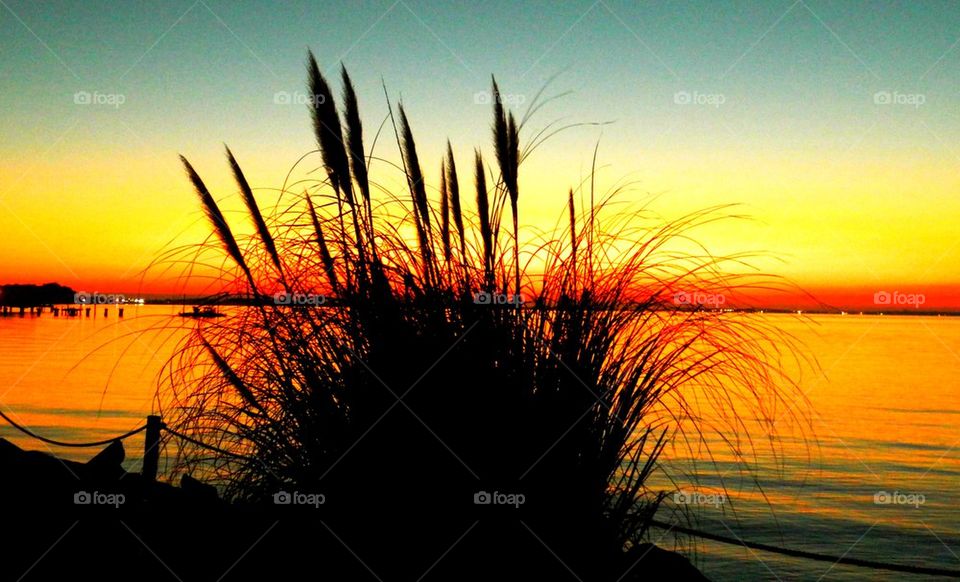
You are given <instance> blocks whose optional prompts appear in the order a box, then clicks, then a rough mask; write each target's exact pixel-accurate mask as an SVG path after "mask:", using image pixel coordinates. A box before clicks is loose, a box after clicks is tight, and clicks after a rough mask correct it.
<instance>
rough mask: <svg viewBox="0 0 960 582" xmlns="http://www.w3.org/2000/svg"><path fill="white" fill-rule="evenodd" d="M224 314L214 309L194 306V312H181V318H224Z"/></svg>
mask: <svg viewBox="0 0 960 582" xmlns="http://www.w3.org/2000/svg"><path fill="white" fill-rule="evenodd" d="M223 316H224V314H223V313H221V312H219V311H217V310H216V308H214V307H209V306H208V307H198V306H194V307H193V311H181V312H180V317H223Z"/></svg>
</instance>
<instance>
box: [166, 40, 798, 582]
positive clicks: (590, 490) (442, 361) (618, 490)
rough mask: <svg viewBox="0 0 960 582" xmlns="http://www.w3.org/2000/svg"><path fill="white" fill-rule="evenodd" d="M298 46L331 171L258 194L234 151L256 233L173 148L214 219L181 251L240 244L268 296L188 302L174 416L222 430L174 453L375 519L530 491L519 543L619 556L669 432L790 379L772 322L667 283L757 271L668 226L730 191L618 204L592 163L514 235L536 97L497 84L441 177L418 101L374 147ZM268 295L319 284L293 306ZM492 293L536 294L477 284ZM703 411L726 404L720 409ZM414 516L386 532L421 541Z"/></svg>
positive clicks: (652, 507)
mask: <svg viewBox="0 0 960 582" xmlns="http://www.w3.org/2000/svg"><path fill="white" fill-rule="evenodd" d="M308 69H309V89H310V91H311V93H312V94H313V95H315V96H316V97H317V98H316V99H315V103H314V107H313V108H312V111H311V112H312V116H313V125H314V129H315V132H316V136H317V142H318V144H319V155H320V159H321V160H322V170H323V173H324V174H325V178H324V179H322V180H317V179H306V180H300V181H296V182H293V183H288V184H285V185H284V188H283V189H282V191H281V192H280V195H279V198H278V200H279V201H278V202H277V204H276V205H274V206H273V208H272V210H270V211H269V212H266V213H263V211H262V210H261V207H260V205H258V202H257V199H256V197H255V196H254V194H253V191H252V190H251V188H250V186H249V185H248V183H247V180H246V178H245V177H244V175H243V172H242V170H241V167H240V164H239V163H238V162H237V160H236V158H235V157H234V155H233V153H231V152H230V151H229V150H227V157H228V161H229V165H230V167H231V169H232V172H233V174H234V177H235V179H236V182H237V184H238V187H239V191H240V194H241V196H242V199H243V202H244V204H245V207H246V209H247V213H248V219H249V220H250V221H251V223H252V229H251V230H250V233H251V234H249V235H245V236H239V235H238V234H236V233H235V232H234V231H233V230H232V229H231V226H230V225H229V224H228V221H227V218H226V217H225V215H224V213H223V212H222V211H221V209H220V206H219V205H218V202H217V200H216V199H215V198H214V197H213V195H212V194H211V193H210V192H209V191H208V189H207V187H206V186H205V185H204V182H203V181H202V180H201V178H200V176H199V175H198V174H197V172H196V171H195V170H194V168H193V167H192V166H191V165H190V163H189V162H188V161H187V160H186V159H184V160H183V163H184V166H185V167H186V170H187V173H188V175H189V177H190V180H191V182H192V183H193V185H194V187H195V189H196V191H197V193H198V194H199V197H200V201H201V204H202V207H203V209H204V211H205V213H206V215H207V218H208V219H209V222H210V224H211V226H212V229H213V234H214V235H215V236H214V237H213V238H212V240H211V241H208V243H206V244H204V245H202V246H201V247H200V249H199V250H198V249H190V251H189V252H190V253H197V254H194V255H192V258H191V257H188V258H186V259H185V260H186V261H187V263H188V264H190V265H191V267H192V266H196V265H197V264H199V263H201V262H204V261H205V259H201V256H204V257H208V256H210V254H211V253H220V254H221V255H223V254H225V255H226V257H227V258H228V259H229V262H228V263H225V264H224V267H223V269H222V271H221V280H222V282H223V290H224V291H228V292H232V293H239V294H243V295H246V296H248V297H251V298H255V299H256V301H255V304H254V305H252V306H249V307H243V308H236V309H234V310H232V311H231V316H230V317H228V318H224V319H222V320H211V321H207V322H201V323H199V324H198V326H197V328H196V330H195V331H194V332H193V333H192V334H190V336H189V337H188V338H187V340H186V341H185V343H184V344H183V345H182V346H181V348H180V350H179V351H178V355H177V357H176V358H175V359H174V360H172V361H171V362H170V364H169V366H168V374H167V376H166V378H167V384H166V387H165V389H164V392H163V400H164V403H165V410H164V415H165V420H166V421H167V423H168V424H169V425H170V426H172V427H174V428H176V429H177V430H179V431H181V432H183V433H185V434H188V435H190V436H191V437H193V438H194V439H196V440H198V441H200V442H203V443H207V444H209V445H211V446H214V447H217V448H219V449H222V450H226V451H230V452H231V453H232V454H231V455H225V454H221V453H218V452H215V451H211V450H209V449H206V448H202V447H198V446H195V445H193V444H191V443H188V442H180V443H179V446H180V456H179V465H178V470H181V471H185V472H189V471H192V470H196V469H198V468H199V467H204V468H205V470H206V471H208V472H209V474H210V475H211V476H212V477H213V478H214V479H215V480H217V481H218V482H219V483H220V484H221V485H222V490H223V491H224V493H225V495H226V496H227V497H228V498H229V499H231V500H233V501H237V502H250V503H258V502H267V503H269V502H270V500H271V497H272V495H273V494H274V493H275V492H277V491H278V490H281V489H285V490H299V491H321V492H324V493H325V494H326V495H327V499H328V505H329V507H326V508H324V509H325V511H331V512H334V513H335V512H336V511H337V510H338V509H339V510H340V511H342V512H344V515H353V516H356V519H357V520H364V519H374V520H376V516H377V515H378V513H379V512H381V511H382V512H383V521H384V522H386V521H388V519H387V517H386V516H388V515H394V513H393V512H397V514H398V515H406V516H407V517H408V518H410V519H425V520H428V521H429V520H431V519H434V517H431V516H445V518H448V519H451V520H455V519H456V518H458V517H459V516H461V515H473V514H472V513H471V512H474V511H478V510H480V509H482V508H481V507H475V506H474V505H473V503H472V493H473V492H475V491H481V490H485V491H493V490H498V491H503V492H522V493H523V494H524V495H525V497H526V500H527V502H526V504H525V505H524V507H523V508H521V509H522V511H523V513H522V514H520V515H523V516H526V517H525V519H526V520H528V521H524V522H523V523H524V524H525V525H528V526H529V527H528V529H530V530H531V531H529V532H528V531H523V530H522V529H520V530H519V531H518V532H515V533H514V534H505V533H500V534H497V535H501V536H502V537H501V538H499V539H501V541H502V542H503V543H504V544H508V543H510V540H514V541H515V540H518V539H520V537H521V536H525V537H526V538H527V540H528V541H529V540H530V539H532V537H531V533H532V532H534V531H535V533H536V537H537V538H538V539H542V541H543V542H544V544H545V545H547V546H548V547H549V548H550V549H551V551H552V552H556V554H557V556H560V557H562V558H563V562H564V564H566V565H567V566H569V567H570V568H571V569H573V570H574V571H576V572H578V573H579V574H580V575H584V576H586V579H595V580H600V579H605V578H606V577H608V576H609V577H612V578H613V579H616V578H617V576H619V575H621V574H622V573H623V572H624V571H626V569H627V567H628V566H629V565H630V564H631V563H632V560H635V559H636V558H638V557H640V556H639V547H638V544H640V543H641V542H642V541H643V540H645V539H646V538H647V530H648V527H649V526H650V520H651V518H652V515H653V514H654V512H655V511H656V510H657V508H658V506H659V505H660V504H661V502H662V501H663V499H664V496H665V493H664V492H662V491H654V490H651V489H650V488H649V487H648V480H649V477H650V475H651V472H652V471H653V470H654V469H655V467H656V466H657V465H656V464H657V460H658V457H659V455H660V454H661V452H662V451H663V450H664V447H665V445H666V444H667V443H668V442H670V441H671V440H672V441H673V442H680V443H687V444H688V446H690V447H691V450H693V449H695V448H696V447H697V446H699V444H700V443H701V437H702V431H703V430H706V429H707V428H709V429H710V430H720V431H722V432H724V433H725V434H726V435H728V436H729V440H730V442H731V447H740V444H733V443H734V441H737V440H738V439H740V438H747V439H749V438H750V435H749V434H746V435H744V433H745V432H746V431H745V430H744V424H743V422H744V421H743V419H744V418H745V417H755V416H760V417H762V418H763V417H766V418H772V413H771V411H770V410H769V409H768V407H770V406H772V405H773V403H776V402H780V403H781V405H782V403H784V402H786V401H785V400H784V399H783V395H784V390H789V387H790V384H789V382H785V378H783V377H782V374H781V368H780V366H779V358H780V357H781V356H782V355H783V351H782V345H783V344H782V341H783V338H782V337H781V336H780V335H779V334H778V333H777V331H776V330H775V329H773V328H771V327H766V326H765V324H764V323H763V322H762V320H759V319H756V318H752V317H750V316H749V315H747V314H743V313H729V312H724V311H722V310H716V309H703V308H691V309H676V308H675V305H673V303H672V299H673V297H674V296H675V294H676V293H678V292H681V291H684V292H694V291H697V292H704V293H714V294H724V295H725V296H728V297H729V296H732V294H735V293H737V292H738V290H740V289H742V288H744V287H750V286H753V285H757V284H768V283H758V282H757V281H758V279H757V278H756V277H753V276H745V275H736V274H732V273H731V272H728V270H727V267H728V266H729V265H731V264H732V263H739V262H740V261H742V260H743V259H744V257H741V256H733V257H721V258H718V257H714V256H711V255H710V254H709V253H707V252H706V251H703V252H702V253H686V254H682V253H679V252H677V251H676V250H675V248H674V246H673V245H674V243H676V242H678V241H682V242H684V243H686V242H687V239H688V238H689V236H690V232H691V230H693V229H696V228H697V227H700V226H704V225H706V224H709V223H711V222H713V221H715V220H719V219H721V218H724V217H725V212H726V210H725V208H712V209H707V210H704V211H701V212H696V213H693V214H690V215H687V216H684V217H682V218H680V219H677V220H673V221H669V222H657V221H656V220H655V219H654V218H652V215H651V214H650V213H649V212H648V211H647V210H646V209H645V208H640V209H635V208H634V209H630V208H624V209H621V210H617V207H616V206H615V205H614V202H613V199H614V198H615V196H616V195H617V193H618V192H617V191H614V192H611V193H606V194H603V195H598V194H596V193H595V192H594V191H593V190H592V181H591V182H590V184H591V186H590V187H589V188H588V189H587V190H580V189H578V190H577V191H574V190H570V191H569V193H568V194H567V196H566V197H565V198H566V199H565V200H563V199H562V198H561V199H560V200H559V202H560V204H558V208H562V209H563V212H562V213H561V216H562V219H561V220H560V221H559V222H558V226H557V228H556V230H555V231H554V232H552V233H547V234H539V235H538V234H533V235H531V236H529V237H528V240H527V241H522V238H523V236H524V231H523V230H522V229H521V227H520V220H519V216H518V214H519V209H518V202H519V199H520V196H521V192H520V184H519V180H518V176H519V168H520V166H521V162H522V160H523V159H524V158H525V156H526V155H528V154H529V152H530V151H531V150H532V148H533V147H535V146H536V145H537V144H538V143H539V141H538V140H539V139H541V138H543V137H544V135H545V134H544V133H543V132H541V133H540V134H536V135H535V136H534V138H533V140H532V141H531V142H529V143H527V144H524V143H522V141H521V135H522V133H523V131H524V127H525V123H526V120H527V119H528V117H524V118H523V120H524V121H523V122H517V120H516V119H515V117H514V114H513V113H512V112H509V111H507V110H506V109H505V108H504V107H503V106H502V104H501V102H500V100H499V99H498V98H495V99H493V101H494V123H493V144H494V154H495V155H494V158H495V160H496V166H495V167H492V166H490V165H489V164H488V163H487V162H486V161H485V160H484V157H483V155H482V154H481V152H480V151H479V150H477V151H475V152H474V155H473V159H471V160H470V162H471V163H470V166H469V167H470V168H471V170H472V173H473V192H472V194H471V195H470V196H471V197H472V198H473V200H472V201H465V200H463V199H462V196H463V195H464V194H465V191H466V190H467V189H466V188H462V184H461V176H460V174H459V172H458V167H462V165H463V163H464V161H463V160H460V162H461V163H460V164H458V163H457V160H455V159H454V151H453V148H452V146H450V144H449V142H448V144H447V148H446V154H445V157H444V159H443V160H442V162H441V164H440V172H439V175H440V180H439V184H438V187H437V188H430V189H429V191H428V186H427V183H426V181H425V180H426V178H425V172H424V171H423V170H422V163H421V160H420V157H419V154H418V151H417V147H416V142H415V140H414V131H413V127H412V124H411V123H410V120H409V119H408V118H407V115H406V113H405V111H404V109H403V106H402V105H400V106H398V107H397V109H396V114H394V111H393V108H392V107H391V111H390V114H389V118H388V121H387V127H388V128H389V127H390V126H392V127H393V129H394V133H395V136H396V140H397V142H398V146H399V150H400V152H401V156H400V163H399V164H391V163H389V162H387V161H385V160H384V161H382V162H381V161H380V160H375V158H373V154H372V153H371V152H370V151H368V150H367V146H366V144H365V143H364V131H363V127H362V125H361V117H360V113H359V105H358V100H357V95H356V93H355V91H354V89H353V86H352V83H351V81H350V77H349V76H348V74H347V71H346V70H345V69H344V70H343V71H342V84H343V95H342V98H341V99H340V100H339V101H340V102H341V103H342V110H340V111H338V109H337V102H338V99H337V98H336V96H335V95H334V94H333V92H332V90H331V88H330V86H329V84H328V82H327V80H326V79H325V78H324V76H323V75H322V74H321V72H320V70H319V68H318V66H317V63H316V61H315V60H314V59H313V56H312V55H311V56H310V59H309V66H308ZM493 95H494V96H498V95H499V89H498V87H497V85H496V83H495V82H494V83H493ZM535 107H536V105H534V106H531V109H535ZM388 131H389V129H388ZM374 161H377V163H378V164H380V167H381V168H382V169H383V170H382V171H384V172H387V173H390V172H399V173H400V174H402V178H403V179H404V181H405V182H406V185H407V192H406V194H405V195H401V194H397V193H395V192H391V191H390V189H389V188H387V187H386V186H384V185H383V184H379V183H374V182H372V181H371V175H370V173H369V172H368V169H369V167H370V165H371V164H372V163H373V162H374ZM430 174H431V175H435V174H434V173H432V172H431V173H430ZM378 198H379V200H378ZM595 198H596V199H597V200H596V202H594V200H595ZM584 199H586V200H587V202H586V204H584V202H583V200H584ZM508 205H509V210H508V209H507V206H508ZM564 206H565V208H564ZM628 210H631V211H630V212H628ZM508 212H509V216H510V223H509V225H508V226H506V225H504V224H503V222H502V219H503V217H504V215H505V214H507V213H508ZM504 226H506V227H505V228H504ZM278 293H280V294H284V295H280V297H287V296H288V295H286V294H290V295H292V294H315V295H318V296H319V295H322V297H323V299H324V303H323V305H321V306H296V305H284V304H278V302H276V301H274V300H273V298H274V297H275V296H276V294H278ZM478 294H481V295H478ZM494 295H499V296H504V295H507V296H509V295H517V296H520V297H522V299H523V305H522V307H516V306H510V305H497V304H494V303H495V302H491V304H486V303H484V302H483V300H485V299H486V298H487V297H492V296H494ZM478 298H479V299H481V301H478ZM280 303H282V302H280ZM784 386H786V388H784ZM705 409H710V410H711V411H713V412H714V413H717V412H719V414H715V415H714V418H720V419H723V421H722V422H723V423H726V425H725V426H719V427H714V426H710V427H707V426H705V425H704V423H705V422H706V421H702V420H701V418H702V417H701V415H700V412H701V411H703V410H705ZM390 500H403V501H402V503H403V504H405V505H408V506H410V507H419V509H416V510H409V511H410V512H411V513H409V514H407V513H404V511H406V510H402V509H399V508H397V507H396V506H395V504H392V503H391V502H390ZM378 504H381V505H378ZM382 504H387V506H384V505H382ZM418 504H419V506H418ZM431 506H432V509H430V507H431ZM388 507H389V509H388ZM335 508H336V509H335ZM418 511H419V512H421V513H419V514H418V513H417V512H418ZM416 515H420V516H421V517H420V518H415V517H412V516H416ZM498 515H499V514H498ZM359 516H364V517H359ZM436 519H441V518H440V517H436ZM480 519H481V521H482V516H481V518H480ZM465 523H467V525H469V519H468V520H467V521H466V522H465ZM381 525H382V524H381ZM365 527H372V528H379V527H380V526H379V525H372V524H368V525H367V526H365ZM384 527H387V526H386V525H384ZM359 529H362V528H361V527H360V526H358V530H359ZM455 534H456V532H455V531H448V532H445V533H443V535H440V534H438V535H437V539H438V540H440V539H445V540H446V542H447V543H449V542H450V541H452V539H453V538H455V537H456V535H455ZM476 535H479V534H476ZM400 538H401V539H392V541H390V542H388V543H390V544H395V543H396V544H400V545H402V546H403V547H404V548H406V549H407V550H408V551H410V552H412V553H415V552H414V551H413V550H412V549H411V547H412V546H409V545H407V544H408V543H412V542H407V541H405V540H402V536H400ZM417 543H425V542H423V540H422V539H419V540H418V542H417ZM438 543H439V542H438ZM465 543H466V542H465ZM542 549H543V548H542V547H541V550H542ZM442 550H443V547H439V546H437V547H434V548H431V549H430V550H429V552H427V553H428V554H429V556H432V559H435V558H436V556H437V555H439V553H440V552H441V551H442ZM544 555H546V556H547V557H548V559H551V560H552V558H549V555H548V554H544ZM368 557H369V555H368ZM427 563H429V561H428V562H427ZM625 565H626V566H625ZM374 569H376V568H374ZM588 572H590V574H588Z"/></svg>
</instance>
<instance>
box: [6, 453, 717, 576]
mask: <svg viewBox="0 0 960 582" xmlns="http://www.w3.org/2000/svg"><path fill="white" fill-rule="evenodd" d="M123 459H124V450H123V446H122V444H121V443H120V442H116V443H114V444H111V445H110V446H108V447H107V448H106V449H104V450H103V451H102V452H101V453H100V454H99V455H97V456H96V457H94V458H93V459H91V460H90V461H88V462H87V463H77V462H73V461H67V460H63V459H59V458H57V457H54V456H52V455H49V454H46V453H43V452H38V451H25V450H23V449H20V448H19V447H17V446H15V445H13V444H12V443H10V442H9V441H6V440H4V439H0V515H2V519H3V521H2V526H0V556H2V558H3V567H2V568H0V580H7V579H9V580H19V579H21V577H22V579H23V580H54V579H66V577H67V576H69V577H70V578H71V579H72V578H76V579H80V580H87V579H90V580H168V581H169V580H181V581H184V582H186V581H188V580H265V581H266V580H270V581H272V580H278V581H282V580H301V579H302V580H322V581H326V580H331V581H340V580H344V581H354V580H356V581H363V580H374V581H377V580H379V581H382V582H391V581H394V580H420V579H422V580H425V581H429V580H447V581H459V580H503V581H513V580H517V581H530V582H539V581H551V580H578V579H579V580H582V581H584V582H606V581H607V580H610V581H613V580H618V579H619V580H622V581H623V582H630V581H638V580H651V581H659V580H665V581H669V582H676V581H680V580H683V581H688V580H690V581H694V582H697V581H701V580H706V578H704V577H703V576H702V574H701V573H700V572H699V571H697V569H696V568H695V567H694V566H693V565H692V564H691V563H690V562H689V561H688V560H687V559H686V558H684V557H683V556H681V555H680V554H677V553H674V552H670V551H667V550H663V549H661V548H658V547H656V546H654V545H652V544H646V545H645V546H643V547H638V548H635V549H634V552H633V553H632V554H631V555H632V556H637V558H631V559H629V560H625V563H624V564H614V565H612V566H611V567H610V568H609V569H608V570H609V575H607V574H604V575H593V573H592V572H584V571H583V566H582V565H581V564H578V563H576V562H574V561H571V560H563V559H561V556H559V555H557V551H555V548H552V547H551V546H550V544H551V538H550V533H551V529H552V528H553V527H555V524H551V523H550V522H549V520H541V519H539V518H537V517H536V516H534V517H529V518H527V519H526V520H524V519H517V517H516V516H515V515H512V514H509V513H503V514H489V513H487V514H481V515H479V516H466V515H461V514H459V513H456V512H445V511H444V509H443V507H442V506H436V507H430V506H425V505H417V504H405V503H404V502H403V501H404V500H403V499H395V498H393V497H391V491H390V489H389V486H388V484H385V486H384V489H383V495H382V496H381V497H380V498H378V499H369V500H367V502H366V503H358V502H357V501H356V500H352V501H351V502H350V504H348V506H346V507H343V506H340V507H338V506H337V504H334V503H325V504H323V505H321V504H314V505H302V506H300V507H295V506H294V505H293V504H291V505H273V504H270V505H269V506H237V505H230V504H227V503H225V502H223V501H222V500H220V499H219V498H218V496H217V492H216V489H214V488H213V487H210V486H209V485H205V484H203V483H201V482H200V481H197V480H196V479H193V478H191V477H188V476H186V477H184V478H183V479H182V480H181V483H180V486H179V487H174V486H172V485H169V484H165V483H155V482H150V481H148V480H146V479H144V478H143V477H142V476H141V475H139V474H137V473H129V472H126V471H125V470H124V469H123V468H122V466H121V463H122V462H123ZM557 513H558V515H557V519H563V515H562V514H563V512H562V511H560V512H557ZM560 553H562V552H560ZM578 570H579V571H578Z"/></svg>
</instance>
